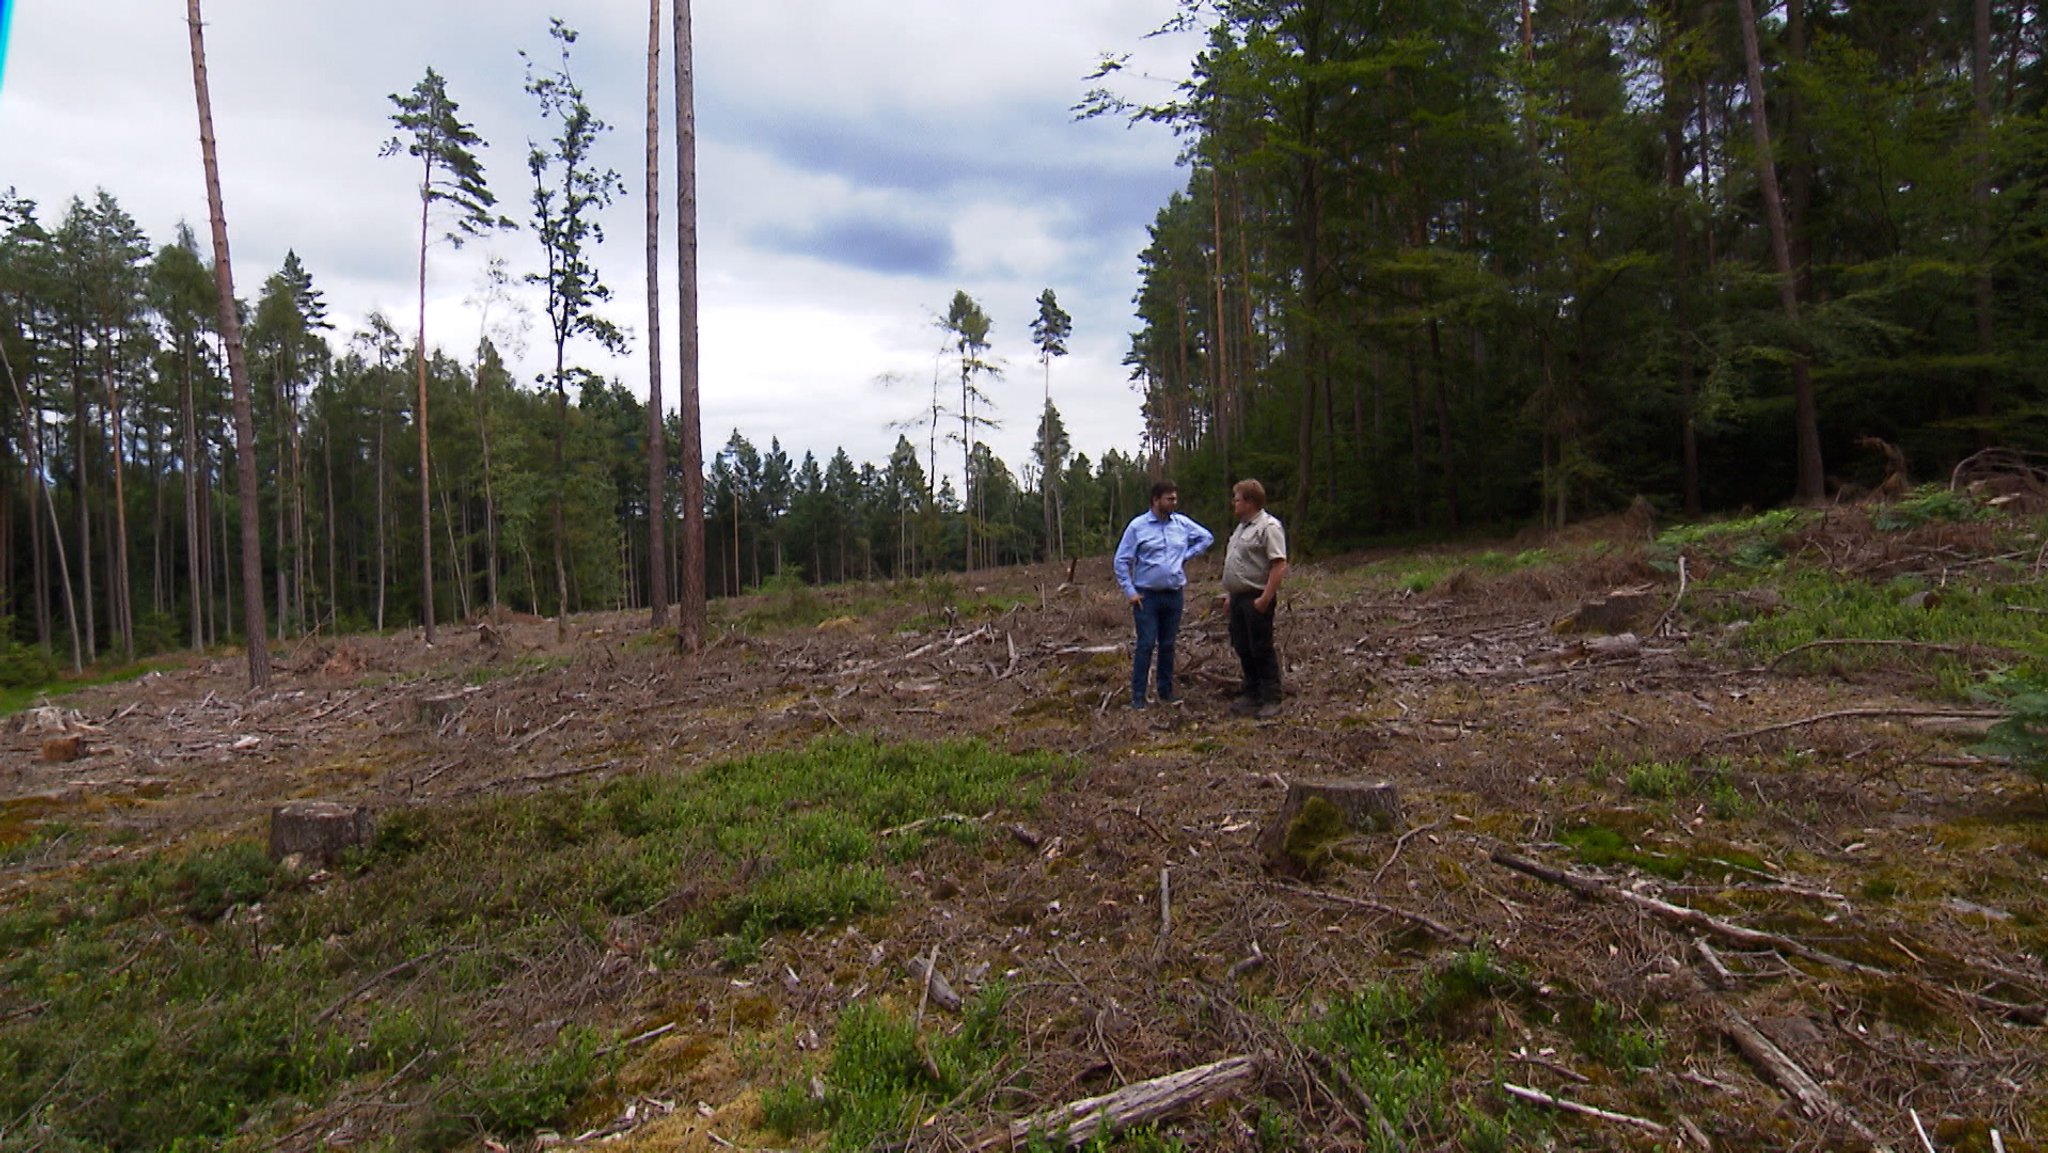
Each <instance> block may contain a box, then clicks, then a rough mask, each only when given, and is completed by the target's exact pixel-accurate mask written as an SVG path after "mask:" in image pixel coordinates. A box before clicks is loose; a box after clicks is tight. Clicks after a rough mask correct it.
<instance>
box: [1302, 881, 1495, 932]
mask: <svg viewBox="0 0 2048 1153" xmlns="http://www.w3.org/2000/svg"><path fill="white" fill-rule="evenodd" d="M1271 884H1272V886H1273V887H1274V888H1276V889H1281V890H1284V891H1286V892H1289V893H1297V894H1299V895H1301V896H1304V897H1314V898H1315V899H1316V900H1318V901H1328V902H1329V903H1331V904H1333V905H1348V906H1350V907H1352V908H1354V909H1364V910H1366V911H1367V912H1372V913H1382V914H1385V915H1386V916H1389V917H1399V918H1401V919H1402V920H1405V921H1411V922H1413V923H1415V924H1417V925H1420V926H1422V927H1423V928H1425V929H1428V930H1429V931H1430V932H1431V933H1434V934H1435V935H1436V936H1438V937H1440V938H1442V939H1443V940H1446V941H1449V942H1450V943H1452V944H1454V945H1462V946H1464V947H1465V948H1468V949H1469V948H1471V947H1472V944H1473V939H1472V937H1471V936H1470V935H1468V934H1465V933H1460V932H1458V931H1457V930H1456V929H1453V928H1451V927H1450V926H1449V925H1446V924H1444V923H1443V922H1441V921H1437V920H1434V919H1432V918H1429V917H1425V916H1423V915H1422V914H1421V913H1412V912H1409V911H1408V910H1407V909H1399V908H1395V907H1394V906H1392V905H1384V904H1381V903H1380V902H1378V901H1369V900H1367V899H1365V898H1364V897H1347V896H1345V895H1344V894H1342V893H1330V892H1325V891H1324V890H1322V889H1309V888H1303V887H1302V886H1300V885H1289V884H1284V883H1282V882H1279V881H1274V882H1271Z"/></svg>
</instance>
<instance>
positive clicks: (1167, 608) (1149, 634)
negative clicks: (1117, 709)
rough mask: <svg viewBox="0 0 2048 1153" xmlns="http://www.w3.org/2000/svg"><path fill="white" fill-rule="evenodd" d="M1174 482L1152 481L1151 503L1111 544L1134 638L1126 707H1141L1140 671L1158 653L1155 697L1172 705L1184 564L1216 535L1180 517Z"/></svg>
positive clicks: (1142, 674) (1142, 683)
mask: <svg viewBox="0 0 2048 1153" xmlns="http://www.w3.org/2000/svg"><path fill="white" fill-rule="evenodd" d="M1179 508H1180V487H1179V486H1178V485H1175V484H1174V483H1173V482H1172V481H1160V482H1159V483H1158V484H1155V485H1153V486H1152V507H1151V508H1149V509H1147V510H1146V511H1144V512H1142V513H1139V514H1138V516H1137V517H1136V518H1134V519H1133V520H1132V521H1131V523H1130V524H1129V525H1128V526H1126V527H1125V528H1124V538H1123V540H1122V541H1120V542H1118V544H1117V546H1116V583H1117V584H1118V585H1120V586H1121V587H1122V588H1123V590H1124V597H1125V599H1127V600H1129V601H1130V602H1131V617H1132V619H1133V620H1134V621H1135V622H1136V624H1137V629H1138V643H1137V647H1136V649H1135V651H1134V652H1133V653H1132V658H1131V707H1132V708H1134V709H1142V708H1144V707H1145V676H1146V673H1148V672H1149V671H1150V669H1151V665H1152V654H1153V652H1154V650H1155V649H1156V650H1157V652H1158V653H1159V680H1158V688H1159V700H1160V703H1161V704H1178V703H1179V701H1180V698H1179V697H1178V696H1176V695H1174V691H1173V643H1174V641H1175V640H1176V639H1177V638H1178V637H1179V636H1180V614H1181V598H1182V592H1181V590H1182V589H1184V588H1186V587H1187V583H1188V577H1187V572H1186V570H1185V568H1184V566H1185V565H1186V564H1187V562H1189V561H1190V560H1193V559H1194V558H1196V557H1198V556H1201V555H1202V554H1203V553H1204V552H1206V551H1208V548H1209V545H1210V544H1212V543H1214V541H1215V540H1216V538H1215V536H1214V535H1212V534H1211V533H1210V532H1209V530H1208V529H1205V528H1203V527H1202V526H1201V525H1198V524H1196V523H1195V522H1194V521H1192V520H1189V519H1188V518H1187V517H1184V516H1182V515H1181V514H1180V513H1179V512H1178V511H1177V510H1178V509H1179Z"/></svg>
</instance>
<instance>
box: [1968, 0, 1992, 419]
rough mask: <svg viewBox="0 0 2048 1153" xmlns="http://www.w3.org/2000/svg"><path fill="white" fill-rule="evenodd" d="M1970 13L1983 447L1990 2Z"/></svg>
mask: <svg viewBox="0 0 2048 1153" xmlns="http://www.w3.org/2000/svg"><path fill="white" fill-rule="evenodd" d="M1970 9H1971V16H1972V19H1971V35H1970V100H1971V108H1972V110H1973V112H1974V121H1973V123H1972V124H1971V134H1972V135H1973V136H1974V137H1975V141H1974V143H1975V145H1976V148H1975V151H1976V163H1975V164H1974V166H1973V167H1974V168H1975V170H1976V177H1975V179H1973V180H1972V181H1971V183H1970V204H1971V207H1972V209H1973V210H1974V212H1973V223H1974V225H1975V228H1976V234H1977V244H1976V249H1977V252H1976V259H1977V262H1978V268H1977V283H1976V302H1975V303H1976V313H1977V355H1978V356H1979V357H1980V358H1981V359H1982V362H1981V363H1980V364H1979V366H1978V368H1977V373H1976V376H1977V381H1976V386H1977V387H1976V393H1977V395H1976V408H1977V417H1978V424H1977V444H1978V447H1979V448H1987V447H1989V446H1990V444H1991V443H1992V436H1991V419H1990V418H1991V414H1992V412H1993V411H1994V410H1995V408H1996V405H1997V400H1996V393H1995V390H1994V379H1995V378H1994V374H1993V372H1992V369H1991V356H1992V353H1993V351H1994V350H1995V348H1996V344H1995V342H1994V330H1993V327H1992V315H1993V313H1992V309H1993V300H1994V297H1993V293H1992V281H1991V0H1975V3H1973V4H1971V5H1970Z"/></svg>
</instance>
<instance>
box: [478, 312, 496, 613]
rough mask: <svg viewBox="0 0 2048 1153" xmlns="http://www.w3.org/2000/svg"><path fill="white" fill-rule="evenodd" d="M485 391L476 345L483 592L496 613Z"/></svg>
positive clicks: (488, 409) (480, 355)
mask: <svg viewBox="0 0 2048 1153" xmlns="http://www.w3.org/2000/svg"><path fill="white" fill-rule="evenodd" d="M484 388H485V384H484V348H483V345H482V344H481V343H479V344H478V346H477V350H476V410H477V421H476V427H477V435H478V436H479V438H480V439H481V440H482V441H483V450H484V462H483V463H484V559H485V561H486V562H487V563H488V565H489V568H488V569H487V570H486V571H485V573H484V589H485V596H486V599H487V604H488V607H489V608H490V609H491V611H493V612H495V611H497V608H498V504H497V500H496V498H495V497H494V496H493V495H492V492H491V405H490V397H489V396H488V395H487V394H486V393H485V392H484Z"/></svg>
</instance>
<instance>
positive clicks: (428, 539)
mask: <svg viewBox="0 0 2048 1153" xmlns="http://www.w3.org/2000/svg"><path fill="white" fill-rule="evenodd" d="M427 151H428V150H426V149H421V152H422V153H427ZM421 163H422V165H423V166H424V171H422V172H421V174H420V295H419V321H420V324H419V342H418V343H417V344H415V345H413V364H414V368H415V371H416V374H417V376H418V378H419V399H418V401H417V404H418V407H417V408H416V409H415V410H414V412H415V415H417V416H418V418H419V420H418V424H419V434H420V616H421V620H422V623H424V624H425V625H426V634H427V635H426V640H427V643H428V644H433V643H434V497H433V487H432V484H431V483H430V478H431V476H432V473H431V472H430V469H429V463H428V460H427V210H428V209H430V208H432V207H433V203H434V199H433V196H432V189H433V186H434V158H433V156H432V155H431V154H430V153H428V154H427V155H426V156H425V158H424V159H423V160H422V161H421Z"/></svg>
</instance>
